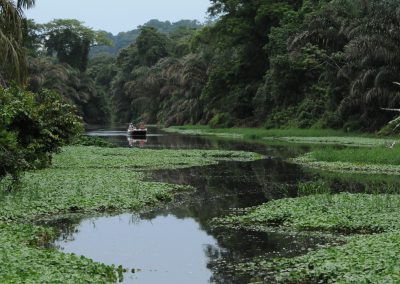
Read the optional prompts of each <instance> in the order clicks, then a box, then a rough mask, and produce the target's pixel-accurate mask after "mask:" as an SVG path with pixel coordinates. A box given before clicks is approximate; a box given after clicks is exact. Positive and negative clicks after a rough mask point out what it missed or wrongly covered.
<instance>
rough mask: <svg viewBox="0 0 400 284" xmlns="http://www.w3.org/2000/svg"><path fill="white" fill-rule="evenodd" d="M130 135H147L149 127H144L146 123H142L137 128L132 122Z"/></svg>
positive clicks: (129, 129) (129, 130)
mask: <svg viewBox="0 0 400 284" xmlns="http://www.w3.org/2000/svg"><path fill="white" fill-rule="evenodd" d="M128 135H130V136H132V137H146V135H147V128H145V127H144V123H140V125H139V128H136V127H135V126H133V124H132V123H130V124H129V127H128Z"/></svg>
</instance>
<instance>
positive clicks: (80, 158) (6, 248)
mask: <svg viewBox="0 0 400 284" xmlns="http://www.w3.org/2000/svg"><path fill="white" fill-rule="evenodd" d="M257 158H259V155H257V154H253V153H245V152H232V151H204V150H190V151H187V150H181V151H176V150H134V149H123V148H112V149H110V148H98V147H83V146H74V147H66V148H64V149H63V150H62V152H61V153H60V154H58V155H56V156H55V157H54V161H53V166H52V167H51V168H48V169H44V170H39V171H32V172H28V173H26V174H25V175H24V176H23V178H22V181H21V184H20V185H19V188H18V189H15V190H14V191H13V192H7V191H6V189H7V188H8V183H7V180H3V181H2V182H0V242H1V244H2V245H1V246H0V283H115V281H116V280H117V277H116V272H117V271H118V270H117V268H116V267H111V266H105V265H103V264H99V263H95V262H93V261H91V260H89V259H86V258H84V257H77V256H74V255H70V254H63V253H61V252H58V251H56V250H55V249H45V248H42V247H40V244H42V243H46V242H47V241H49V240H50V239H52V238H54V237H55V235H56V233H55V232H54V231H52V230H50V229H45V228H42V227H39V226H36V225H34V222H35V221H38V220H39V219H41V218H47V217H51V216H56V215H59V214H67V213H76V212H80V213H92V212H115V211H132V210H141V209H144V208H147V207H153V206H157V205H160V204H163V203H165V202H169V201H171V200H173V198H174V195H175V194H176V193H177V192H178V191H182V190H187V189H188V187H185V186H178V185H172V184H165V183H155V182H147V181H143V176H144V173H143V171H148V170H156V169H172V168H183V167H191V166H200V165H201V166H204V165H210V164H215V163H217V162H218V160H221V159H222V160H236V159H237V160H254V159H257Z"/></svg>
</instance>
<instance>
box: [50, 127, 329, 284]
mask: <svg viewBox="0 0 400 284" xmlns="http://www.w3.org/2000/svg"><path fill="white" fill-rule="evenodd" d="M125 128H126V126H120V127H112V128H102V129H100V128H95V129H91V130H89V131H88V133H87V134H88V135H92V136H102V137H107V139H109V140H110V141H111V142H113V143H115V144H117V145H118V146H121V147H143V148H154V149H160V148H170V149H229V150H232V149H234V150H246V151H255V152H259V153H261V154H263V155H265V157H266V158H265V159H263V160H259V161H255V162H220V163H219V164H218V165H212V166H206V167H193V168H189V169H180V170H163V171H155V172H153V173H150V174H148V176H147V177H146V179H147V180H151V181H162V182H169V183H178V184H188V185H192V186H194V187H195V188H196V189H197V190H196V192H195V193H194V194H192V196H191V198H183V199H182V202H181V203H180V204H179V205H174V206H169V207H167V208H163V209H158V210H155V211H152V212H148V213H146V214H141V215H137V214H133V213H132V214H129V213H126V214H121V215H118V216H103V217H87V218H82V217H78V216H77V217H72V218H68V219H60V220H57V221H55V222H53V223H51V225H53V226H57V227H58V228H60V231H61V234H60V237H59V239H58V240H57V241H56V242H55V246H57V247H58V248H59V249H60V250H62V251H64V252H68V253H75V254H78V255H84V256H86V257H89V258H91V259H93V260H95V261H99V262H103V263H106V264H115V265H122V266H123V267H127V268H129V269H134V272H135V273H131V272H129V273H126V274H125V277H124V280H123V283H176V284H179V283H243V282H246V281H247V280H248V278H246V276H241V277H239V278H238V276H235V274H234V273H233V272H232V271H231V270H230V269H229V267H230V266H229V264H231V263H235V262H240V261H246V259H249V258H252V257H255V256H263V257H276V256H294V255H299V254H302V253H305V252H306V251H307V249H308V248H310V247H315V246H316V245H317V244H319V243H321V242H323V240H321V239H315V238H312V237H304V236H303V237H300V236H296V235H288V234H278V233H259V232H246V231H240V230H236V231H226V230H215V229H214V230H213V229H211V227H210V224H209V223H210V220H211V219H212V218H214V217H219V216H223V215H225V214H227V213H229V212H230V210H231V209H232V208H241V207H249V206H255V205H259V204H261V203H264V202H267V201H268V200H272V199H276V198H281V197H284V196H295V195H296V184H297V182H298V181H300V180H304V179H307V178H308V177H307V175H306V174H305V173H303V172H302V170H301V169H300V168H299V167H297V166H295V165H291V164H288V163H285V162H284V161H283V160H282V159H281V158H282V157H288V156H293V155H294V154H296V153H298V152H303V151H305V150H307V149H305V148H301V147H295V148H292V149H289V148H287V147H283V146H280V147H268V146H265V145H259V144H248V143H243V142H240V141H239V142H238V141H236V142H235V141H227V140H223V139H216V138H212V139H206V138H201V137H196V136H182V135H179V134H168V133H164V132H162V131H161V130H159V129H157V128H150V129H149V133H150V134H149V135H148V137H147V139H146V140H141V141H130V140H129V139H128V137H127V136H126V132H125Z"/></svg>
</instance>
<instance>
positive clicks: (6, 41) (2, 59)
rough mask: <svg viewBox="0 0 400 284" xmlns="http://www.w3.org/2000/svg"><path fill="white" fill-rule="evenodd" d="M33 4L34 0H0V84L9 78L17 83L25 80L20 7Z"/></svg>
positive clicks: (22, 22)
mask: <svg viewBox="0 0 400 284" xmlns="http://www.w3.org/2000/svg"><path fill="white" fill-rule="evenodd" d="M34 4H35V0H18V1H17V3H15V2H14V1H11V0H0V85H5V81H10V80H14V81H15V82H17V83H19V84H24V83H25V81H26V76H27V73H26V61H25V54H24V50H23V43H24V42H23V25H24V17H23V11H22V9H24V8H26V9H27V8H30V7H32V6H33V5H34Z"/></svg>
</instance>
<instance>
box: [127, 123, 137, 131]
mask: <svg viewBox="0 0 400 284" xmlns="http://www.w3.org/2000/svg"><path fill="white" fill-rule="evenodd" d="M135 129H136V127H135V126H133V124H132V123H129V127H128V131H129V132H131V131H133V130H135Z"/></svg>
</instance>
